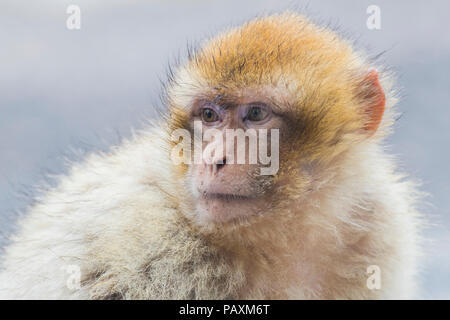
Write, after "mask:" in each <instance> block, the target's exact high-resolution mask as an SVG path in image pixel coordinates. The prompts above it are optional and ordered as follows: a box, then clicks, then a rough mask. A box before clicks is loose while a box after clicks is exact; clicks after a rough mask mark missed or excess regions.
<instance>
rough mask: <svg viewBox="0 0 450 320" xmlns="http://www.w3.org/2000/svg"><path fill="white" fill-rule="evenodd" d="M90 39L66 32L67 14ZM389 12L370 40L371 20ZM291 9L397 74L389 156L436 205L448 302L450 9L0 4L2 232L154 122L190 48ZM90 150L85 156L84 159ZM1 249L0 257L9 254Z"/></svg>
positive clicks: (431, 243) (16, 0) (433, 289)
mask: <svg viewBox="0 0 450 320" xmlns="http://www.w3.org/2000/svg"><path fill="white" fill-rule="evenodd" d="M71 4H75V5H78V6H79V7H80V9H81V29H80V30H69V29H68V28H67V27H66V20H67V18H68V17H69V14H67V13H66V9H67V7H68V6H69V5H71ZM369 5H377V6H378V7H379V8H380V10H381V29H380V30H369V29H368V28H367V26H366V21H367V19H368V17H369V14H367V12H366V10H367V7H368V6H369ZM286 9H291V10H296V11H300V12H303V13H305V14H307V15H308V16H310V17H311V18H312V19H313V20H315V21H317V22H319V23H324V24H330V25H331V26H335V27H336V26H339V30H340V32H341V34H343V35H345V36H348V37H350V38H352V39H356V40H357V44H358V46H359V48H362V49H365V50H366V51H367V52H368V53H369V54H370V55H371V56H376V55H378V54H380V53H383V55H382V61H383V62H384V63H385V64H386V65H387V66H389V67H392V69H393V70H394V71H395V72H396V74H397V76H398V79H397V84H398V87H399V88H400V89H401V93H402V99H401V101H400V103H399V105H398V108H399V110H400V111H401V112H402V114H403V115H402V117H401V119H400V120H399V121H398V122H397V124H396V127H395V129H396V132H395V134H394V135H393V136H392V137H391V138H390V139H389V140H388V145H389V150H390V152H391V153H393V154H395V155H397V156H398V158H399V159H400V166H401V169H402V170H404V171H406V172H408V173H410V174H411V176H412V177H413V178H415V179H417V180H419V181H421V182H422V184H423V186H422V190H423V191H426V192H428V193H429V194H430V196H429V197H428V198H427V204H424V206H423V207H422V208H423V211H424V212H425V213H426V215H427V217H428V219H429V220H430V222H431V224H432V225H431V226H430V227H429V228H428V229H427V231H426V239H427V241H426V245H425V248H426V251H427V252H426V253H427V257H426V259H425V261H424V266H423V271H422V277H421V289H422V290H421V297H422V298H425V299H429V298H436V299H443V298H445V299H450V170H449V169H448V166H449V164H450V163H449V160H450V150H449V147H450V129H449V125H450V105H449V101H450V86H449V80H448V79H449V77H450V35H449V30H450V20H449V19H448V14H449V12H450V2H448V1H445V0H441V1H437V0H428V1H406V0H404V1H400V0H397V1H388V0H371V1H365V0H361V1H351V0H340V1H336V0H334V1H333V0H326V1H325V0H321V1H309V2H308V1H292V0H291V1H284V0H246V1H242V0H228V1H212V0H190V1H189V0H142V1H138V0H127V1H125V0H123V1H116V0H97V1H89V0H84V1H83V0H72V1H65V0H35V1H24V0H2V1H1V2H0V230H1V232H2V233H3V235H7V234H8V233H10V232H11V230H13V228H14V222H15V220H16V217H17V214H16V213H17V212H19V213H20V212H23V211H24V209H25V208H26V206H27V205H29V204H30V203H31V200H30V198H32V197H33V195H34V194H35V192H36V191H35V190H36V189H35V187H36V186H38V185H41V184H42V183H43V182H45V178H44V177H45V176H46V175H48V174H58V173H63V172H65V170H66V166H65V161H64V158H65V157H67V158H69V159H76V158H79V157H81V156H82V155H83V153H85V152H88V151H90V150H98V149H102V150H104V149H107V148H108V146H110V145H113V144H117V143H118V142H119V141H120V137H127V136H129V135H130V134H131V130H132V128H135V129H139V128H140V127H142V125H143V123H144V120H145V119H146V118H149V117H150V118H151V117H154V116H155V114H156V113H155V108H156V106H158V105H159V104H160V103H159V99H158V96H159V94H160V92H161V80H162V81H164V79H165V77H166V76H165V74H166V71H167V66H168V64H169V63H170V62H174V61H177V59H181V60H182V59H183V58H184V54H185V52H186V48H187V44H188V43H191V44H196V43H199V41H201V40H202V39H205V38H207V37H209V36H211V35H213V34H215V33H216V32H218V31H221V30H223V29H225V28H227V27H229V26H232V25H237V24H240V23H242V22H243V21H245V20H247V19H250V18H253V17H255V16H257V15H261V14H268V13H273V12H280V11H283V10H286ZM80 150H81V151H80ZM1 245H2V244H1V242H0V247H1Z"/></svg>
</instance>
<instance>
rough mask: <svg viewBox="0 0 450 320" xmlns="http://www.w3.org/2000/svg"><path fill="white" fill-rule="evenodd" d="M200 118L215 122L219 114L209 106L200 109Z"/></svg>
mask: <svg viewBox="0 0 450 320" xmlns="http://www.w3.org/2000/svg"><path fill="white" fill-rule="evenodd" d="M202 120H203V121H204V122H216V121H218V120H219V115H218V114H217V112H215V111H214V110H213V109H211V108H204V109H203V110H202Z"/></svg>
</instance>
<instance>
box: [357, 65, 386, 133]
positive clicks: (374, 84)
mask: <svg viewBox="0 0 450 320" xmlns="http://www.w3.org/2000/svg"><path fill="white" fill-rule="evenodd" d="M360 97H361V98H362V105H363V106H364V113H365V114H366V115H367V117H366V123H365V124H364V129H365V130H366V131H368V132H369V133H370V134H372V133H375V131H377V129H378V127H379V125H380V123H381V119H382V118H383V113H384V108H385V105H386V97H385V94H384V90H383V87H382V86H381V83H380V81H379V79H378V72H377V70H375V69H371V70H369V72H368V73H367V74H366V75H365V77H364V79H363V81H362V83H361V85H360Z"/></svg>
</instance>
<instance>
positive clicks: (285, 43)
mask: <svg viewBox="0 0 450 320" xmlns="http://www.w3.org/2000/svg"><path fill="white" fill-rule="evenodd" d="M168 97H169V104H170V121H169V124H170V130H171V134H172V133H173V132H175V130H177V129H185V130H187V131H188V132H189V133H190V134H191V137H192V144H191V142H189V143H190V144H189V146H190V147H191V151H192V152H191V153H189V152H187V151H186V150H183V151H180V149H176V150H177V151H176V153H178V152H179V151H180V152H181V153H180V154H183V156H185V157H187V158H189V159H190V160H191V161H190V163H188V164H180V165H178V168H179V173H180V178H182V179H183V180H184V181H185V182H186V185H187V186H188V189H189V190H190V191H189V192H191V193H192V201H193V203H194V206H195V214H196V218H198V219H199V220H200V221H203V222H209V223H211V222H212V223H228V222H230V221H249V220H251V219H252V217H258V216H262V215H265V214H269V213H270V214H276V212H277V208H279V207H280V206H286V205H288V204H289V203H290V204H292V203H294V202H292V201H297V202H296V203H297V204H296V205H297V206H298V205H301V202H298V201H301V199H304V197H306V196H308V195H309V194H311V193H312V192H314V190H315V189H316V186H317V185H320V183H321V181H322V180H323V179H325V178H324V177H325V172H326V171H327V168H329V167H330V166H331V165H332V163H334V162H336V161H337V159H338V158H339V157H340V156H341V155H342V154H344V153H345V152H346V151H347V150H349V149H351V148H352V147H354V146H356V145H358V144H361V143H364V141H369V140H370V139H372V137H373V136H376V135H374V133H375V132H376V131H377V129H378V127H379V125H380V122H381V119H382V116H383V112H384V107H385V94H384V91H383V89H382V87H381V85H380V82H379V79H378V73H377V71H375V70H373V69H369V66H368V64H367V63H366V62H365V61H364V59H363V58H362V57H361V56H360V55H359V54H357V53H355V52H354V51H353V50H352V48H351V46H350V45H349V44H348V43H347V42H345V41H343V40H341V39H339V38H338V37H337V35H336V34H335V33H333V32H331V31H330V30H328V29H326V28H321V27H318V26H315V25H313V24H312V23H311V22H309V21H308V20H307V19H305V18H304V17H302V16H298V15H296V14H292V13H285V14H281V15H274V16H269V17H265V18H260V19H256V20H254V21H251V22H249V23H247V24H245V25H243V26H242V27H240V28H237V29H233V30H231V31H228V32H226V33H224V34H221V35H219V36H218V37H216V38H214V39H212V40H210V41H208V42H207V43H206V44H205V45H203V46H202V47H201V48H200V49H199V50H198V51H197V52H195V53H193V54H192V55H190V57H189V60H188V62H187V64H186V65H185V66H184V67H182V68H180V69H179V70H178V72H177V73H176V74H175V76H174V77H173V79H172V81H171V82H170V85H169V90H168ZM212 129H214V130H212ZM239 129H240V130H242V131H236V130H239ZM260 129H266V130H267V134H266V131H265V130H260ZM211 132H212V134H211ZM239 132H240V133H242V132H243V133H247V136H246V137H245V138H244V140H245V144H244V146H242V143H239V139H234V137H233V136H232V134H235V135H238V134H239ZM230 137H233V138H231V139H230ZM230 140H232V141H230ZM174 141H177V142H178V141H179V140H178V139H177V138H175V139H174ZM195 141H197V142H196V143H195ZM255 141H256V142H255ZM232 142H233V143H232ZM263 142H265V143H266V144H264V143H263ZM252 143H253V146H252ZM233 144H234V145H233ZM255 144H256V148H257V149H254V147H255ZM227 147H229V148H227ZM255 150H257V151H255ZM199 151H200V158H198V156H199ZM218 151H219V152H218ZM252 152H253V156H252ZM242 153H244V155H243V154H242ZM277 155H278V156H279V163H274V162H276V161H277V160H278V159H277ZM240 156H241V161H239V157H240ZM264 156H265V157H264ZM196 157H197V158H196ZM242 157H243V158H244V159H245V161H244V162H243V161H242ZM252 157H253V158H252ZM255 158H256V161H255ZM268 160H269V161H268ZM291 200H292V201H291Z"/></svg>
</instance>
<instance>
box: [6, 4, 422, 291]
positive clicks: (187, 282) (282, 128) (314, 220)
mask: <svg viewBox="0 0 450 320" xmlns="http://www.w3.org/2000/svg"><path fill="white" fill-rule="evenodd" d="M380 70H381V69H380V68H379V67H376V66H373V65H372V63H370V62H369V59H368V58H367V56H366V55H365V54H364V53H363V52H361V51H358V50H357V49H355V48H354V45H353V44H352V43H350V42H349V41H348V40H345V39H342V38H341V37H340V36H338V34H337V33H336V32H335V31H332V30H330V29H329V28H327V27H322V26H319V25H317V24H315V23H313V22H312V21H310V20H309V19H308V18H307V17H305V16H303V15H300V14H297V13H295V12H290V11H287V12H283V13H279V14H273V15H266V16H261V17H258V18H255V19H253V20H250V21H248V22H246V23H245V24H243V25H241V26H239V27H234V28H231V29H228V30H225V31H223V33H221V34H219V35H217V36H215V37H212V38H211V39H208V40H207V41H205V42H204V43H202V44H201V46H200V47H199V48H198V49H196V50H195V51H192V52H190V53H189V55H188V58H187V59H186V61H185V63H184V64H180V65H179V66H177V68H176V70H175V71H174V72H173V74H171V75H170V77H169V79H168V82H167V86H166V89H165V106H166V110H167V112H166V113H165V115H164V116H163V117H161V118H160V119H157V120H154V121H153V122H152V123H150V125H149V126H148V127H146V128H145V129H143V130H141V131H140V132H138V133H136V134H134V135H133V136H132V137H130V138H128V139H126V140H124V141H123V142H122V143H121V144H120V145H119V146H117V147H114V148H112V149H111V150H110V151H108V152H104V153H92V154H90V155H88V156H87V157H86V158H85V159H84V160H83V161H80V162H77V163H74V164H73V165H72V166H71V168H70V170H69V172H68V173H67V174H65V175H62V176H61V177H60V178H59V181H58V184H57V185H56V186H55V187H52V188H49V189H48V190H47V191H46V192H45V193H44V194H43V195H42V196H40V197H39V198H38V199H37V201H36V204H34V205H33V206H32V207H31V208H30V209H29V210H28V212H27V214H26V215H24V216H23V218H21V219H20V220H19V221H18V231H17V232H16V233H14V234H13V235H12V236H11V239H10V242H9V244H8V245H7V246H6V248H5V254H4V256H3V258H2V269H1V270H2V271H1V272H0V297H1V298H4V299H5V298H8V299H26V298H32V299H408V298H413V297H414V296H415V294H416V293H417V274H418V268H419V262H420V255H421V249H420V245H421V242H420V230H421V228H420V227H421V224H422V215H421V214H420V213H419V210H418V209H417V205H418V200H419V198H420V193H419V192H418V191H417V187H416V184H415V183H414V181H411V180H410V179H408V178H406V177H405V175H404V174H402V173H399V172H398V169H397V166H396V164H395V159H394V158H393V157H391V156H390V155H388V154H387V153H386V151H385V150H384V146H383V141H384V139H385V138H386V137H387V136H388V134H389V133H390V132H391V131H392V124H393V123H394V119H395V114H396V113H395V109H394V107H395V104H396V102H397V100H398V99H397V96H396V92H395V90H394V89H393V87H394V86H393V80H392V78H393V77H392V75H391V74H390V73H389V72H387V71H380ZM180 129H181V130H184V131H183V132H188V133H190V134H192V135H191V140H190V141H188V143H187V144H186V145H187V146H191V147H192V145H195V143H196V141H198V139H203V138H204V137H203V133H205V132H206V131H207V130H212V129H214V130H215V133H216V134H218V137H219V138H217V139H216V138H214V139H209V140H208V139H203V140H201V141H199V143H198V144H197V147H198V148H199V150H200V153H201V154H204V153H205V152H206V150H207V149H208V147H211V146H212V145H213V144H214V143H216V144H217V145H216V146H219V147H217V148H216V149H214V150H216V151H217V150H219V151H220V150H223V149H226V148H225V147H223V146H220V144H218V141H220V140H221V137H222V138H223V137H225V133H226V131H227V130H238V129H241V130H243V131H244V130H250V129H254V132H257V134H258V135H262V133H261V132H263V131H261V130H263V129H264V130H267V132H269V131H270V134H268V135H267V140H270V143H269V142H267V143H266V146H267V147H268V148H269V149H270V152H268V153H267V155H268V154H269V153H270V156H271V157H272V160H274V159H275V158H274V157H273V156H275V154H276V153H278V155H279V160H278V164H277V167H276V168H275V169H276V170H273V171H272V172H270V173H269V174H262V169H264V168H267V166H268V165H267V163H266V164H263V163H262V161H260V160H258V161H256V163H247V162H248V161H247V160H248V159H245V160H246V161H244V162H245V163H234V162H236V161H234V162H233V161H231V158H232V156H233V154H234V153H237V149H236V146H235V147H232V148H229V150H228V149H226V150H225V151H224V152H222V153H220V152H219V151H217V152H214V153H213V154H212V156H211V157H210V158H209V160H208V161H207V160H205V159H203V158H201V159H200V161H191V162H189V161H185V162H182V163H176V161H174V157H172V156H171V154H172V155H173V154H175V155H179V156H183V157H185V159H187V160H189V159H192V158H193V157H194V156H195V155H194V156H193V154H192V153H189V152H188V151H187V150H185V149H180V144H179V143H180V141H181V140H182V139H180V138H179V137H177V136H176V135H175V136H174V134H175V133H176V132H177V130H180ZM195 129H202V130H203V131H202V133H200V134H199V133H197V134H195ZM258 130H259V131H258ZM252 132H253V131H252ZM276 133H277V135H278V142H277V140H276V139H274V140H272V138H273V137H275V136H276ZM205 134H206V133H205ZM250 138H251V135H248V136H246V137H245V141H247V140H248V141H250ZM269 138H270V139H269ZM233 139H234V138H233ZM183 140H186V139H183ZM274 146H276V147H277V148H272V147H274ZM194 148H195V146H194ZM221 148H223V149H221ZM246 148H247V147H245V148H244V151H245V150H246ZM272 149H273V150H272ZM174 150H175V151H174ZM246 157H247V156H246ZM205 158H206V157H205ZM71 270H72V271H73V270H75V272H72V271H71ZM371 270H375V271H376V272H377V274H375V273H374V272H373V271H371ZM374 279H375V280H377V279H378V280H377V281H378V282H379V283H378V284H376V285H373V284H374V282H373V281H375V280H374ZM371 281H372V282H371ZM375 282H376V281H375ZM71 284H72V285H71ZM371 284H372V285H371Z"/></svg>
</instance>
